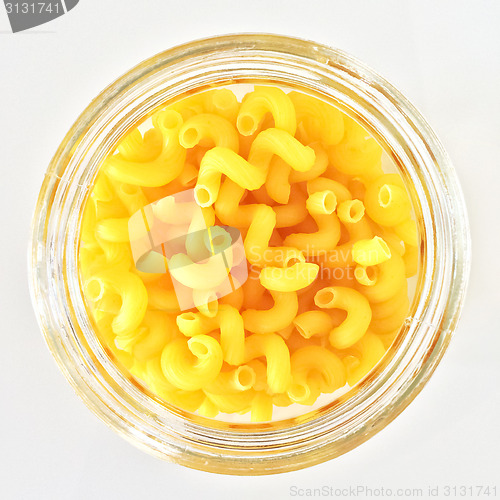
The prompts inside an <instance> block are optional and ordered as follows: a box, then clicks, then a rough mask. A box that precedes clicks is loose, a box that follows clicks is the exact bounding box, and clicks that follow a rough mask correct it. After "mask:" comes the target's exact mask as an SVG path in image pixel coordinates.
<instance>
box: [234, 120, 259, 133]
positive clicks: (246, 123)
mask: <svg viewBox="0 0 500 500" xmlns="http://www.w3.org/2000/svg"><path fill="white" fill-rule="evenodd" d="M237 126H238V130H239V131H240V133H241V134H243V135H251V134H253V133H254V132H255V129H256V128H257V127H256V124H255V121H254V119H253V118H252V117H251V116H249V115H241V116H239V117H238V123H237Z"/></svg>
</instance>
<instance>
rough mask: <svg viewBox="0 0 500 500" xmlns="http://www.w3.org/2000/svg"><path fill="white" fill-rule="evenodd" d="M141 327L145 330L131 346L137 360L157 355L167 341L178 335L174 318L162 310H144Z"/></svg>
mask: <svg viewBox="0 0 500 500" xmlns="http://www.w3.org/2000/svg"><path fill="white" fill-rule="evenodd" d="M141 327H142V328H145V329H146V331H145V332H144V334H143V336H142V338H141V340H139V341H138V342H137V343H136V344H135V345H134V347H133V354H134V357H135V358H137V359H138V360H139V361H145V360H147V359H150V358H152V357H154V356H158V355H159V354H160V353H161V351H162V349H163V348H164V347H165V345H166V344H167V343H168V342H170V341H171V340H172V339H173V338H175V337H178V336H180V332H179V329H178V328H177V325H176V323H175V321H174V319H173V318H172V317H170V316H169V315H168V314H167V313H165V312H163V311H146V314H145V316H144V320H143V322H142V325H141Z"/></svg>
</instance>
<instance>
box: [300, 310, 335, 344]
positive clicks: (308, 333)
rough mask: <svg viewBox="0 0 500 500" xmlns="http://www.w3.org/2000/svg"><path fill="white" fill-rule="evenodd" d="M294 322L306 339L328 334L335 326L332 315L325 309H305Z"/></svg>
mask: <svg viewBox="0 0 500 500" xmlns="http://www.w3.org/2000/svg"><path fill="white" fill-rule="evenodd" d="M293 324H294V326H295V328H296V329H297V331H298V332H299V333H300V335H302V337H304V338H305V339H310V338H311V337H313V336H315V335H317V336H325V335H328V334H329V333H330V331H331V330H332V328H333V320H332V318H331V316H330V315H329V314H328V313H326V312H325V311H318V310H313V311H305V312H303V313H302V314H299V315H298V316H297V317H296V318H295V319H294V320H293Z"/></svg>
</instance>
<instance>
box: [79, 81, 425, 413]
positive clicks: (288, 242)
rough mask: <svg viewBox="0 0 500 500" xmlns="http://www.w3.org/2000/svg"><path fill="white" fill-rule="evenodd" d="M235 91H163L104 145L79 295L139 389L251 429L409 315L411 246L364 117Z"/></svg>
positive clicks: (410, 220) (385, 339) (355, 361)
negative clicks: (167, 96)
mask: <svg viewBox="0 0 500 500" xmlns="http://www.w3.org/2000/svg"><path fill="white" fill-rule="evenodd" d="M238 85H239V84H236V86H238ZM245 85H246V84H245ZM231 88H232V87H231ZM241 88H242V89H244V90H247V89H246V87H241ZM237 95H240V94H238V93H236V94H235V93H234V92H233V91H232V90H231V89H230V88H222V87H220V88H217V87H215V88H211V89H209V90H205V91H202V92H191V93H189V94H185V95H184V96H181V98H177V99H173V100H172V101H170V102H168V103H166V104H164V105H162V106H160V107H159V108H157V109H156V110H155V111H154V112H153V114H152V115H151V119H150V120H148V119H146V120H144V121H143V122H142V123H140V124H138V126H137V127H135V128H132V129H131V130H129V131H128V133H127V135H125V137H123V139H122V140H121V141H119V142H118V144H116V146H114V147H113V151H112V152H111V153H110V154H109V155H108V157H107V158H106V159H105V160H104V161H103V163H102V167H101V170H100V171H99V172H98V174H97V176H96V179H95V182H94V186H93V189H92V190H91V192H90V193H89V195H88V198H87V202H86V205H85V207H84V209H83V211H82V221H81V226H80V246H79V249H78V252H79V267H80V274H81V289H82V293H83V295H84V297H85V301H86V304H87V308H88V311H89V315H90V317H91V319H92V321H93V323H94V326H95V330H96V334H97V335H98V337H99V340H100V342H101V344H102V345H103V348H104V351H105V353H106V354H107V355H108V356H110V357H112V358H113V359H115V360H116V361H117V362H118V363H119V364H120V365H121V366H122V367H123V369H126V370H128V373H129V377H133V378H134V379H135V381H136V382H137V385H138V387H142V388H143V389H144V390H145V391H149V393H150V394H151V393H152V394H153V395H155V396H156V397H158V398H161V399H162V400H163V401H165V402H166V403H167V404H169V405H172V406H175V407H178V408H181V409H183V410H185V411H188V412H196V413H197V414H199V415H201V416H203V417H206V418H218V416H219V414H226V413H232V414H245V415H248V417H245V418H248V420H249V421H251V422H267V421H271V420H272V419H273V409H274V407H277V406H281V407H287V406H290V405H293V404H299V405H306V406H307V405H312V404H314V403H315V402H316V401H317V400H318V398H319V397H320V396H321V395H322V394H333V395H332V396H330V398H336V397H338V394H340V392H337V391H342V393H343V392H344V391H345V390H346V388H348V387H353V386H354V385H355V384H357V383H358V382H359V381H360V380H362V379H363V378H364V377H366V376H367V375H368V374H370V373H372V370H373V369H374V367H375V366H376V365H377V363H379V361H380V360H381V359H382V357H383V356H384V354H385V352H386V351H387V349H388V348H389V347H390V345H392V343H393V342H394V341H395V339H396V338H397V337H398V335H399V332H400V331H401V327H402V326H403V325H404V323H405V321H407V317H408V315H409V314H410V306H411V300H410V295H409V290H411V289H412V288H411V287H409V286H408V278H410V277H412V276H414V275H415V274H416V273H417V271H418V269H419V261H420V241H419V231H418V226H417V223H416V221H415V213H414V207H413V205H412V202H411V199H410V196H409V195H408V193H407V191H406V187H405V184H404V182H403V179H402V177H401V176H400V175H399V174H395V173H386V172H384V170H383V169H382V165H383V164H384V168H385V159H384V162H382V152H383V150H382V147H381V146H380V145H379V144H378V143H377V141H376V140H375V139H374V138H373V137H372V136H371V135H369V134H368V132H367V131H366V130H365V129H364V128H363V126H361V125H360V124H358V123H357V122H356V121H355V120H353V119H352V118H350V117H348V116H347V115H345V114H344V113H343V112H341V111H340V110H339V109H337V108H336V107H334V106H332V105H331V104H329V103H327V102H326V101H323V100H322V99H321V98H319V97H314V96H311V95H308V94H305V93H303V92H300V91H298V90H292V91H289V90H288V89H286V90H284V89H282V88H278V87H277V86H274V85H271V84H266V85H256V86H254V88H253V90H250V91H249V92H246V94H244V96H243V97H242V99H238V98H237V97H236V96H237ZM240 101H241V102H240ZM138 221H139V222H138ZM162 238H163V239H162ZM237 243H238V244H239V246H238V244H237ZM137 248H139V250H137ZM373 373H374V372H373ZM346 384H347V386H346ZM221 418H222V416H221Z"/></svg>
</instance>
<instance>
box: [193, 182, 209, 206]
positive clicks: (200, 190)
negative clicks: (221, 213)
mask: <svg viewBox="0 0 500 500" xmlns="http://www.w3.org/2000/svg"><path fill="white" fill-rule="evenodd" d="M194 196H195V198H196V201H197V203H198V205H200V207H208V206H210V205H211V204H212V195H211V194H210V191H209V190H208V189H207V188H206V187H204V186H197V187H196V188H195V195H194Z"/></svg>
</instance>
